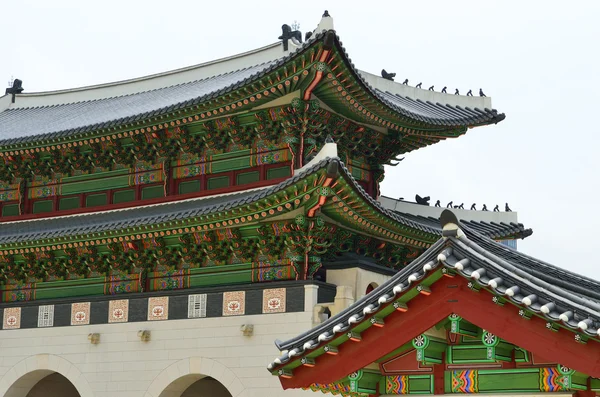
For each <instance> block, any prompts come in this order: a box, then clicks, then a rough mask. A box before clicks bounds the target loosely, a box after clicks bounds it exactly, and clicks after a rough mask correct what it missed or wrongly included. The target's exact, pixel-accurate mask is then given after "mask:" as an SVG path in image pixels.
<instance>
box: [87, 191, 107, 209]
mask: <svg viewBox="0 0 600 397" xmlns="http://www.w3.org/2000/svg"><path fill="white" fill-rule="evenodd" d="M106 204H108V196H107V194H106V193H97V194H89V195H87V196H86V197H85V206H86V207H96V206H99V205H106Z"/></svg>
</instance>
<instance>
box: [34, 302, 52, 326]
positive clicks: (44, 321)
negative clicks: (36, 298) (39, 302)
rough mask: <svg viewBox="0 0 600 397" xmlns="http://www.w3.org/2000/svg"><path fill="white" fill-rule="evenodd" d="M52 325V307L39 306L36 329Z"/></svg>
mask: <svg viewBox="0 0 600 397" xmlns="http://www.w3.org/2000/svg"><path fill="white" fill-rule="evenodd" d="M53 325H54V305H44V306H40V307H39V309H38V327H52V326H53Z"/></svg>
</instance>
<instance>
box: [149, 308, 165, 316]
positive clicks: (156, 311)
mask: <svg viewBox="0 0 600 397" xmlns="http://www.w3.org/2000/svg"><path fill="white" fill-rule="evenodd" d="M164 312H165V309H164V308H163V307H162V306H155V307H154V309H152V316H153V317H160V316H162V315H163V313H164Z"/></svg>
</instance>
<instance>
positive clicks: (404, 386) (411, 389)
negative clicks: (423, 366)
mask: <svg viewBox="0 0 600 397" xmlns="http://www.w3.org/2000/svg"><path fill="white" fill-rule="evenodd" d="M383 386H385V388H383ZM380 392H382V394H433V375H396V376H386V377H385V383H384V382H381V386H380Z"/></svg>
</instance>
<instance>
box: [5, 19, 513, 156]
mask: <svg viewBox="0 0 600 397" xmlns="http://www.w3.org/2000/svg"><path fill="white" fill-rule="evenodd" d="M330 34H333V35H334V36H335V32H334V31H329V32H323V33H319V34H316V35H315V36H313V37H312V38H311V39H310V40H309V41H307V42H306V43H304V44H303V45H301V46H299V47H298V48H297V49H296V50H295V51H294V52H291V53H289V54H287V55H284V56H282V57H281V58H278V59H275V60H272V61H270V62H267V64H264V65H265V66H264V67H261V65H254V66H252V67H247V68H245V69H239V70H237V71H234V72H230V73H237V72H243V71H244V70H248V69H252V68H256V72H255V73H251V74H250V75H249V76H243V78H241V79H240V80H239V81H235V82H233V83H231V84H229V85H226V86H223V87H219V88H218V89H215V90H214V91H210V92H207V93H205V94H203V95H200V96H197V97H194V98H191V99H188V100H185V101H179V102H177V101H176V102H174V103H172V104H169V105H167V106H163V107H158V108H156V109H152V110H148V111H143V112H139V113H135V114H131V115H128V116H124V117H120V118H115V119H110V120H107V121H103V122H97V123H90V124H85V123H83V124H81V125H78V126H76V127H73V128H62V129H59V130H56V131H51V132H47V133H44V134H32V135H25V136H17V137H13V138H8V139H2V140H0V146H4V147H5V148H4V149H9V148H8V147H9V146H11V147H12V146H17V147H25V145H28V146H29V145H31V144H32V143H46V144H47V143H49V142H51V141H56V140H65V139H70V138H73V137H79V138H81V139H83V138H84V137H88V136H89V135H90V133H92V132H98V131H103V132H114V131H117V130H120V129H122V128H123V127H125V126H130V127H135V126H137V125H143V124H144V123H145V122H147V121H148V120H151V119H152V120H159V119H160V120H163V119H164V120H165V121H167V120H168V119H171V118H177V115H178V114H181V112H186V111H191V110H192V109H193V108H194V107H197V106H199V105H201V104H205V103H207V102H209V101H215V100H217V99H219V98H221V97H223V96H225V95H228V94H231V93H233V92H234V91H236V90H240V89H242V88H244V87H248V86H250V85H252V84H253V83H255V82H257V81H258V80H260V79H261V78H263V77H265V76H267V75H269V74H271V73H274V72H276V71H277V70H278V69H280V68H282V67H283V66H285V64H287V63H288V62H291V61H292V60H294V59H295V58H297V57H299V56H301V55H302V54H304V53H305V52H306V51H308V50H309V49H311V48H312V47H314V46H318V45H322V44H323V42H324V39H325V38H326V37H327V36H328V35H330ZM334 41H335V46H336V48H337V50H338V51H339V53H340V54H342V57H343V62H344V64H345V65H346V67H347V68H348V70H349V71H350V73H351V74H352V76H353V78H354V79H355V80H356V81H357V82H358V84H359V85H360V87H361V89H362V90H364V91H365V92H367V93H368V95H369V96H370V97H371V99H372V100H373V101H375V102H376V103H378V104H379V105H380V107H381V109H380V110H382V111H383V113H386V114H382V115H381V116H383V117H385V118H392V119H394V118H396V119H399V120H400V119H402V120H407V121H409V122H410V123H417V124H419V125H421V126H423V127H434V128H435V127H437V129H438V130H439V128H440V127H443V128H446V129H447V128H449V127H453V128H457V127H460V128H466V127H472V126H477V125H484V124H490V123H495V122H498V121H501V120H502V119H503V118H504V115H502V114H497V112H496V111H495V110H485V111H480V110H476V109H470V108H468V107H465V108H462V107H460V106H452V105H449V104H445V105H441V103H439V104H433V103H427V102H422V101H419V100H417V101H413V102H414V103H413V107H412V108H408V107H406V106H403V105H402V104H401V103H395V102H394V101H392V100H391V99H392V98H389V97H386V95H384V94H383V93H382V92H380V91H379V90H377V89H374V88H372V87H371V86H370V85H369V84H368V82H367V81H366V80H365V79H364V78H363V77H362V76H361V74H360V72H359V71H358V70H357V69H356V68H355V67H354V65H353V64H352V62H351V61H350V59H349V57H348V55H347V53H346V51H345V49H344V47H343V46H342V45H341V42H340V40H339V38H338V37H337V36H335V40H334ZM214 77H220V76H213V77H211V78H214ZM191 83H193V82H191ZM186 84H189V83H186ZM184 85H185V84H184ZM165 88H169V87H165ZM147 92H149V91H147ZM147 92H146V93H147ZM132 95H135V94H132ZM2 99H6V98H2ZM109 99H110V98H109ZM83 103H85V102H82V104H83ZM256 105H258V103H257V104H256ZM54 106H58V105H54ZM54 106H51V107H49V108H53V107H54ZM440 106H441V107H440ZM32 109H39V107H36V108H17V109H13V110H11V109H8V110H5V111H4V112H2V113H5V112H15V111H21V112H23V117H28V116H27V112H28V111H30V112H31V111H33V110H32ZM98 111H101V109H99V110H98ZM2 113H0V116H1V115H2ZM449 114H456V115H455V116H452V117H448V115H449ZM219 117H220V115H219ZM50 119H52V117H50ZM362 121H365V120H362ZM463 132H464V130H461V131H460V133H463ZM450 136H455V133H454V135H448V136H441V137H433V138H432V137H428V136H423V137H420V138H421V139H422V140H423V142H424V143H425V145H427V144H430V143H435V142H437V141H439V140H440V139H444V138H446V137H450ZM418 146H424V145H423V144H422V143H417V144H416V145H415V147H418Z"/></svg>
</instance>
